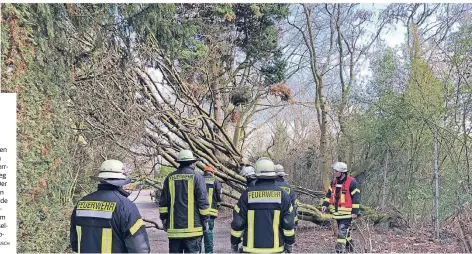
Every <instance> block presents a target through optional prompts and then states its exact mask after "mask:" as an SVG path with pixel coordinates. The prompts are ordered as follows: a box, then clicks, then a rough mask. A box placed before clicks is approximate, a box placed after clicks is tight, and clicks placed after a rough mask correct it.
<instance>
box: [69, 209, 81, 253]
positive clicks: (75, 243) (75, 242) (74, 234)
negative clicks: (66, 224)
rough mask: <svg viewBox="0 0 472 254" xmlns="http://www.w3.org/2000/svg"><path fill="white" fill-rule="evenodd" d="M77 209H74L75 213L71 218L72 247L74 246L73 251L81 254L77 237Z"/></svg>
mask: <svg viewBox="0 0 472 254" xmlns="http://www.w3.org/2000/svg"><path fill="white" fill-rule="evenodd" d="M76 209H77V207H74V211H73V212H72V215H71V217H70V245H71V246H72V251H74V252H79V250H78V247H77V246H78V237H77V229H76V226H77V224H76V223H75V211H76Z"/></svg>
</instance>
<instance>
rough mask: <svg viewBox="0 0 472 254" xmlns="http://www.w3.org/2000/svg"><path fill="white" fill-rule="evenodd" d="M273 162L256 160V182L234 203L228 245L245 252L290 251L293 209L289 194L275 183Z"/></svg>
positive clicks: (293, 240) (261, 159)
mask: <svg viewBox="0 0 472 254" xmlns="http://www.w3.org/2000/svg"><path fill="white" fill-rule="evenodd" d="M274 167H275V165H274V163H273V162H272V160H270V159H269V158H260V159H259V160H258V161H257V162H256V164H255V171H256V176H257V182H256V184H255V185H254V186H249V187H248V188H247V189H246V190H245V191H244V192H243V193H242V194H241V197H240V198H239V200H238V203H237V204H236V205H235V206H234V210H233V221H232V222H231V248H232V250H233V251H235V252H236V251H239V250H240V247H239V244H240V243H241V237H242V238H243V240H242V251H243V252H246V253H282V252H289V253H290V252H292V246H293V244H294V243H295V230H294V219H295V209H293V206H292V204H291V200H290V196H289V195H288V194H287V193H286V192H285V191H284V190H282V189H281V188H280V187H279V186H277V185H276V184H275V178H276V174H275V171H274Z"/></svg>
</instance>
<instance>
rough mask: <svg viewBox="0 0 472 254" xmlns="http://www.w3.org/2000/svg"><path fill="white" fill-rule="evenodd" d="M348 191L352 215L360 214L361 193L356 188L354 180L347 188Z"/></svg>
mask: <svg viewBox="0 0 472 254" xmlns="http://www.w3.org/2000/svg"><path fill="white" fill-rule="evenodd" d="M349 191H350V192H351V200H352V214H359V213H360V207H359V205H360V202H361V191H360V190H359V188H358V184H357V181H356V180H352V182H351V185H350V186H349Z"/></svg>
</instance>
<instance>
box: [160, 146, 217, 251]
mask: <svg viewBox="0 0 472 254" xmlns="http://www.w3.org/2000/svg"><path fill="white" fill-rule="evenodd" d="M197 160H198V159H196V158H195V157H193V153H192V151H190V150H182V151H180V153H179V156H178V158H177V160H176V161H177V162H178V163H179V167H178V168H177V170H176V171H174V172H172V173H170V174H169V175H168V176H167V177H166V179H165V180H164V186H163V188H162V193H161V198H160V201H159V215H160V218H161V220H162V224H163V225H164V227H165V229H166V231H167V237H169V252H170V253H183V252H185V253H198V252H200V249H201V246H202V236H203V231H206V230H207V229H208V219H209V214H210V208H209V204H208V196H207V191H206V186H205V180H204V179H203V176H202V175H200V174H199V173H197V172H195V162H196V161H197Z"/></svg>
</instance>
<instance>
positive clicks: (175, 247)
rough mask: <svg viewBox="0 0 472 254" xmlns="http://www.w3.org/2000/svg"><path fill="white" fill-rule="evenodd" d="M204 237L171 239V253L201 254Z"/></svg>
mask: <svg viewBox="0 0 472 254" xmlns="http://www.w3.org/2000/svg"><path fill="white" fill-rule="evenodd" d="M201 248H202V237H201V236H197V237H190V238H169V253H200V250H201Z"/></svg>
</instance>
